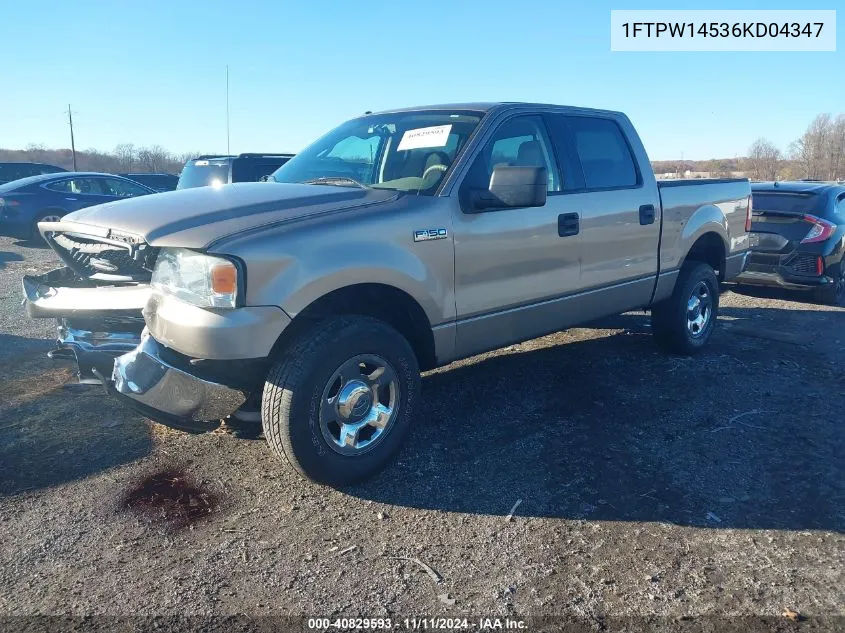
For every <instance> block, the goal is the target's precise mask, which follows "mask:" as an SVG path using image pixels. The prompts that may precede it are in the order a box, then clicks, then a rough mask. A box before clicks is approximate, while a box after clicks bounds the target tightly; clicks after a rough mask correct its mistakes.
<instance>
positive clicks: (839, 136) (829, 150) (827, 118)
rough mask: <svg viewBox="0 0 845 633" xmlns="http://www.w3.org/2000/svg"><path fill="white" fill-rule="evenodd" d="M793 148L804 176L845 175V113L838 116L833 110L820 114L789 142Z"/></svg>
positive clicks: (835, 177) (794, 158)
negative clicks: (832, 113)
mask: <svg viewBox="0 0 845 633" xmlns="http://www.w3.org/2000/svg"><path fill="white" fill-rule="evenodd" d="M789 152H790V155H791V157H792V159H793V160H794V161H795V162H796V163H798V165H799V166H800V168H801V171H802V177H803V178H813V179H816V180H836V179H838V178H845V114H840V115H838V116H837V117H836V118H835V119H834V118H833V117H831V115H829V114H820V115H818V116H817V117H816V118H815V119H813V122H812V123H810V126H809V127H808V128H807V130H806V131H805V132H804V134H803V135H802V136H801V137H800V138H799V139H797V140H795V141H793V143H792V144H791V145H790V146H789Z"/></svg>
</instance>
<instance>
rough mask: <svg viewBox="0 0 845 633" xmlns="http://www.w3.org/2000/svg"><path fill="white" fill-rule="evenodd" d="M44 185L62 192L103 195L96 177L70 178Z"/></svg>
mask: <svg viewBox="0 0 845 633" xmlns="http://www.w3.org/2000/svg"><path fill="white" fill-rule="evenodd" d="M44 186H45V187H46V188H47V189H50V190H52V191H59V192H61V193H71V194H93V195H99V196H101V195H103V190H102V189H101V188H100V184H99V183H98V182H97V179H95V178H68V179H67V180H59V181H58V182H51V183H49V184H47V185H44Z"/></svg>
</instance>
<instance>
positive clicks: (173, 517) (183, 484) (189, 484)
mask: <svg viewBox="0 0 845 633" xmlns="http://www.w3.org/2000/svg"><path fill="white" fill-rule="evenodd" d="M121 507H122V508H123V509H125V510H129V511H131V512H132V513H134V514H136V515H138V516H139V517H141V518H143V519H146V520H147V521H149V522H150V523H165V524H168V525H171V526H173V527H176V528H184V527H188V526H189V525H192V524H194V523H196V522H197V521H199V520H200V519H202V518H204V517H207V516H208V515H209V514H211V513H212V512H213V511H214V509H215V508H216V507H217V499H216V498H215V496H214V495H213V494H212V493H211V492H209V491H208V490H205V489H204V488H203V487H202V486H200V485H197V484H195V483H194V482H193V481H192V480H191V479H190V477H188V476H187V475H186V474H185V472H184V471H182V470H176V469H174V470H164V471H161V472H158V473H154V474H152V475H148V476H147V477H144V479H142V480H141V481H140V482H138V483H137V484H135V485H134V486H133V487H132V488H130V489H129V490H127V491H126V492H125V493H124V495H123V499H122V502H121Z"/></svg>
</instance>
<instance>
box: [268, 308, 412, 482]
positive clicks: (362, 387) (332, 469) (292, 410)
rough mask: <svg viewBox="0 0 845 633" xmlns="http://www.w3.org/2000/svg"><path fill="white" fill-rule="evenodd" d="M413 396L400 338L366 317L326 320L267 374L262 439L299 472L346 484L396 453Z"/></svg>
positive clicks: (408, 359)
mask: <svg viewBox="0 0 845 633" xmlns="http://www.w3.org/2000/svg"><path fill="white" fill-rule="evenodd" d="M419 392H420V372H419V365H418V364H417V359H416V356H415V355H414V351H413V350H412V349H411V346H410V345H409V344H408V342H407V341H406V340H405V338H404V337H403V336H402V335H401V334H399V333H398V332H397V331H396V330H394V329H393V328H392V327H390V326H389V325H387V324H386V323H383V322H381V321H379V320H377V319H373V318H370V317H364V316H342V317H331V318H328V319H326V320H324V321H321V322H319V323H317V324H315V325H314V326H313V327H311V328H310V329H308V330H306V331H305V332H303V333H302V334H301V335H300V336H298V337H297V339H296V340H295V341H294V342H293V343H292V344H291V345H290V346H288V348H287V349H286V350H285V351H284V352H283V354H282V357H281V359H280V360H279V361H278V362H277V363H276V364H275V365H273V367H272V368H271V369H270V373H269V374H268V376H267V381H266V383H265V385H264V394H263V396H262V399H261V421H262V425H263V427H264V436H265V437H266V438H267V442H268V444H270V447H271V448H272V449H273V451H274V452H275V453H276V454H277V455H279V456H281V457H284V458H285V459H287V461H288V462H289V463H290V464H291V466H293V467H294V468H295V469H296V470H297V471H298V472H299V473H301V474H302V475H305V476H306V477H308V478H309V479H311V480H313V481H316V482H319V483H324V484H328V485H331V486H345V485H348V484H352V483H354V482H356V481H360V480H362V479H365V478H367V477H370V476H372V475H374V474H375V473H376V472H378V471H379V470H381V469H382V468H384V467H385V466H386V465H387V463H388V462H389V461H390V460H391V459H392V458H393V457H394V456H395V455H396V453H397V452H398V450H399V448H400V447H401V445H402V443H403V441H404V439H405V437H406V436H407V434H408V431H409V430H410V428H411V422H412V418H413V415H414V412H415V410H416V407H417V401H418V400H419Z"/></svg>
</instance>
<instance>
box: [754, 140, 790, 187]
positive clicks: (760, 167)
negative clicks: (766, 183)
mask: <svg viewBox="0 0 845 633" xmlns="http://www.w3.org/2000/svg"><path fill="white" fill-rule="evenodd" d="M782 158H783V156H782V155H781V152H780V150H779V149H778V148H777V147H775V145H774V144H773V143H772V142H771V141H768V140H767V139H764V138H758V139H757V140H756V141H754V142H753V143H752V144H751V147H750V148H748V166H749V171H750V172H751V173H750V174H749V175H750V176H751V178H753V179H754V180H776V179H777V177H778V170H779V169H780V162H781V159H782Z"/></svg>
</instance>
